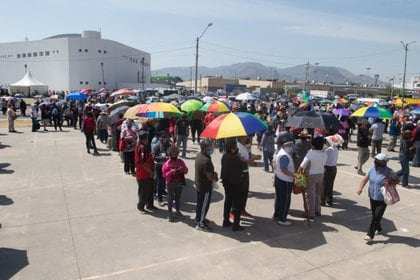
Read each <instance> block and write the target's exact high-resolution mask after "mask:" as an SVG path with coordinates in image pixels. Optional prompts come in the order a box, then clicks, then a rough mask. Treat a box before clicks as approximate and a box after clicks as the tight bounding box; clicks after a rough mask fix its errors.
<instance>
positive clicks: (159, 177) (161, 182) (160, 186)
mask: <svg viewBox="0 0 420 280" xmlns="http://www.w3.org/2000/svg"><path fill="white" fill-rule="evenodd" d="M155 171H156V192H157V195H158V201H159V202H162V201H163V192H164V190H165V178H163V174H162V164H155Z"/></svg>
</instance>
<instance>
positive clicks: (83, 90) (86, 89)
mask: <svg viewBox="0 0 420 280" xmlns="http://www.w3.org/2000/svg"><path fill="white" fill-rule="evenodd" d="M91 91H93V89H91V88H84V89H81V90H80V92H81V93H84V94H89V93H90V92H91Z"/></svg>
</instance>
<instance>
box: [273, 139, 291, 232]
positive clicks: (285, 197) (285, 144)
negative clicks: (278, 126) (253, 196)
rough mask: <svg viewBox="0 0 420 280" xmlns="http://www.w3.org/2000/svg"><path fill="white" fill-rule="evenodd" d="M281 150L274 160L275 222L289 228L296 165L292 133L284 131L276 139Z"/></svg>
mask: <svg viewBox="0 0 420 280" xmlns="http://www.w3.org/2000/svg"><path fill="white" fill-rule="evenodd" d="M276 143H277V145H278V147H280V150H279V151H278V152H277V154H276V156H275V158H274V164H273V165H274V173H275V176H274V187H275V191H276V196H275V200H274V214H273V220H275V221H277V223H278V224H279V225H282V226H289V225H291V224H292V223H291V222H290V221H288V220H287V215H288V213H289V209H290V201H291V198H292V186H293V181H294V177H295V174H294V172H295V164H294V161H293V152H294V144H293V137H292V135H291V133H289V132H287V131H282V132H280V133H279V136H278V137H277V139H276Z"/></svg>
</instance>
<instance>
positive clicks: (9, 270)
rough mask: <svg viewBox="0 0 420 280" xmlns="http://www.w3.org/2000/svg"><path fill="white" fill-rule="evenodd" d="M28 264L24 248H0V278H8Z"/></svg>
mask: <svg viewBox="0 0 420 280" xmlns="http://www.w3.org/2000/svg"><path fill="white" fill-rule="evenodd" d="M28 264H29V261H28V255H27V252H26V250H17V249H12V248H0V267H1V269H0V279H10V278H12V277H13V275H15V274H16V273H18V272H19V271H20V270H22V269H23V268H24V267H25V266H27V265H28Z"/></svg>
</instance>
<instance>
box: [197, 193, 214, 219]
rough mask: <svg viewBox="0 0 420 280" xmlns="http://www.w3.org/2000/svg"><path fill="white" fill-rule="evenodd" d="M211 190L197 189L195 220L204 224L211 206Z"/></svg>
mask: <svg viewBox="0 0 420 280" xmlns="http://www.w3.org/2000/svg"><path fill="white" fill-rule="evenodd" d="M210 201H211V191H209V192H199V191H197V206H196V210H195V213H196V214H195V222H196V223H197V224H201V225H202V224H204V219H205V218H206V215H207V212H208V211H209V208H210Z"/></svg>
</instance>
